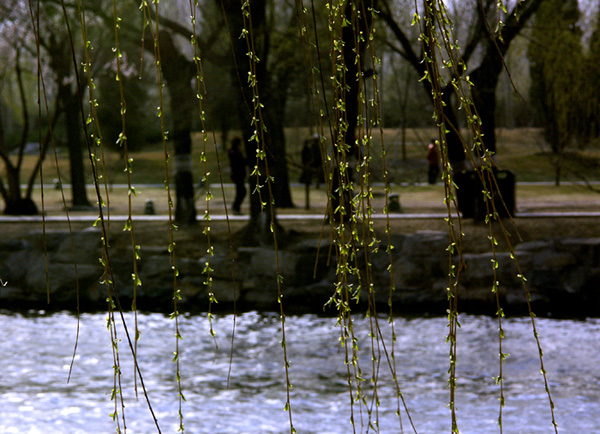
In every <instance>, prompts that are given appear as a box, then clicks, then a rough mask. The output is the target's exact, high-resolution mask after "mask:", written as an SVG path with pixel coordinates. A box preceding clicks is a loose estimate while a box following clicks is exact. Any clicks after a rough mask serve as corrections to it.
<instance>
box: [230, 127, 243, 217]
mask: <svg viewBox="0 0 600 434" xmlns="http://www.w3.org/2000/svg"><path fill="white" fill-rule="evenodd" d="M241 147H242V139H241V138H239V137H235V138H234V139H233V140H232V141H231V148H229V152H228V153H227V155H228V156H229V166H230V176H231V180H232V181H233V183H234V184H235V200H234V201H233V205H232V208H233V212H234V213H235V214H241V213H242V202H243V201H244V198H245V197H246V158H244V154H242V149H241Z"/></svg>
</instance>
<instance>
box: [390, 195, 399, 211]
mask: <svg viewBox="0 0 600 434" xmlns="http://www.w3.org/2000/svg"><path fill="white" fill-rule="evenodd" d="M388 211H389V212H401V211H402V208H401V207H400V195H399V194H398V193H390V194H389V195H388Z"/></svg>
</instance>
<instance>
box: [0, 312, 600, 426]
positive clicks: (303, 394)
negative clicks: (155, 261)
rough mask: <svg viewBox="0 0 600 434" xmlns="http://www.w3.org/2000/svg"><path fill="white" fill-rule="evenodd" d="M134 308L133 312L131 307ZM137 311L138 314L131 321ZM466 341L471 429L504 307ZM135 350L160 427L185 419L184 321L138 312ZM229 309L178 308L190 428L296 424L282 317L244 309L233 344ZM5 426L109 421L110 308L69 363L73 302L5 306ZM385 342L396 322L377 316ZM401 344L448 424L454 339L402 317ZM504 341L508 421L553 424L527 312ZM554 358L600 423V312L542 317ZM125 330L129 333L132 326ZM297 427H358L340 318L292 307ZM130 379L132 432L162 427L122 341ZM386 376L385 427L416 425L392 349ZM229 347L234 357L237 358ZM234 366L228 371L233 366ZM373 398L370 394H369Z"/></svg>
mask: <svg viewBox="0 0 600 434" xmlns="http://www.w3.org/2000/svg"><path fill="white" fill-rule="evenodd" d="M127 319H128V321H131V319H132V317H130V316H127ZM131 323H132V322H131ZM461 323H462V329H461V330H460V335H459V347H458V361H459V363H458V377H459V380H458V392H457V400H456V405H457V413H458V421H459V428H460V429H461V432H462V433H477V434H479V433H488V432H499V430H498V427H497V419H498V410H499V404H498V398H499V390H498V387H497V386H496V385H495V382H494V379H493V377H495V376H497V375H498V372H497V371H498V360H497V357H496V354H497V353H498V342H497V331H496V328H497V324H496V322H495V320H494V319H492V318H487V317H478V316H463V317H462V321H461ZM139 324H140V329H141V339H140V341H139V343H138V354H139V356H138V358H139V363H140V366H141V369H142V374H143V376H144V381H145V384H146V387H147V389H148V393H149V398H150V401H151V404H152V407H153V409H154V411H155V413H156V416H157V418H158V421H159V425H160V428H161V431H162V432H176V431H177V427H178V419H177V412H178V401H177V383H176V381H175V365H174V364H173V362H172V358H173V351H174V348H175V331H174V323H173V321H171V320H170V319H169V318H167V317H165V316H162V315H159V314H147V315H146V314H144V315H140V316H139ZM232 324H233V317H232V316H220V317H216V318H215V319H214V320H213V327H214V328H215V330H216V332H217V338H216V342H215V341H214V340H213V338H212V337H211V336H210V335H209V325H208V321H207V318H206V317H205V316H189V317H181V318H180V329H181V334H182V336H183V341H180V360H181V373H182V382H183V386H184V395H185V398H186V400H187V401H186V402H184V404H183V412H184V418H185V419H184V423H185V428H186V431H187V432H190V433H209V432H210V433H286V432H289V431H290V429H289V420H288V415H287V412H285V411H283V408H284V405H285V399H286V390H285V377H284V365H283V356H282V347H281V324H280V321H279V318H278V317H277V316H272V315H259V314H257V313H246V314H243V315H241V316H240V317H238V318H237V320H236V324H237V327H236V330H235V339H234V345H233V351H232V352H231V333H232ZM0 326H1V327H0V353H1V354H2V371H1V374H0V399H1V402H2V406H1V407H0V432H2V433H20V434H22V433H66V432H69V433H108V432H114V431H115V427H116V425H115V423H114V422H113V421H112V419H111V418H110V416H109V415H110V414H111V413H113V412H114V402H111V399H110V394H111V390H112V388H113V356H112V351H111V345H110V335H109V332H108V330H107V328H106V315H105V314H89V315H83V316H82V318H81V332H80V340H79V346H78V348H77V356H76V359H75V365H74V369H73V373H72V377H71V381H70V382H69V383H67V375H68V371H69V365H70V361H71V357H72V352H73V345H74V341H75V330H76V318H75V317H74V316H72V315H69V314H54V315H48V316H44V315H33V316H27V317H24V316H21V315H11V314H3V315H2V314H0ZM380 326H381V329H382V333H383V334H384V336H385V340H386V342H385V343H386V348H387V350H388V351H390V350H391V343H390V340H389V335H390V332H389V325H388V324H387V322H386V321H385V320H382V321H380ZM395 328H396V333H397V335H398V336H397V341H396V344H395V347H394V351H395V358H396V366H397V373H398V380H399V384H400V387H401V390H402V394H403V396H404V398H405V400H406V402H407V405H408V408H409V411H410V415H411V417H412V420H413V422H414V424H415V427H416V429H417V431H418V432H419V433H441V432H450V412H449V410H448V408H447V401H448V390H447V370H448V345H447V344H446V342H445V334H446V331H447V328H446V319H445V318H414V319H408V318H399V319H397V320H396V321H395ZM504 328H505V332H506V339H505V341H504V351H505V352H507V353H510V357H509V358H508V359H507V361H506V363H505V366H504V378H505V383H504V386H505V397H506V406H505V408H504V423H503V425H504V432H510V433H528V434H529V433H548V432H553V429H552V426H551V418H550V410H549V405H548V398H547V395H546V394H545V391H544V383H543V381H542V376H541V375H540V364H539V359H538V356H537V348H536V346H535V341H534V339H533V333H532V331H531V325H530V322H529V320H527V319H512V320H506V322H505V324H504ZM538 331H539V333H540V335H541V341H542V345H543V347H544V351H545V359H544V360H545V366H546V369H547V371H548V372H549V379H550V387H551V390H552V393H553V398H554V401H555V404H556V407H557V410H556V414H557V421H558V424H559V430H560V432H564V433H592V432H600V417H598V414H600V404H599V403H600V370H598V366H599V365H600V352H599V351H598V349H599V348H600V320H598V319H590V320H587V321H569V320H552V319H538ZM355 333H356V335H357V336H358V338H359V342H360V348H361V350H360V359H359V360H360V365H361V368H362V371H363V377H364V378H365V379H366V380H367V381H365V382H364V388H365V390H366V391H367V394H368V398H369V399H370V398H371V397H372V390H373V386H372V384H371V383H370V381H369V379H370V375H371V372H372V366H373V364H372V360H371V359H372V352H371V348H370V337H369V320H368V319H364V318H361V319H357V320H356V323H355ZM119 336H120V337H121V338H124V333H123V332H122V330H121V331H120V332H119ZM286 337H287V349H288V354H289V360H290V381H291V383H292V385H293V388H292V392H291V401H292V409H293V418H294V419H293V420H294V426H295V427H296V429H297V430H298V432H299V433H315V434H316V433H318V434H324V433H348V432H352V427H351V425H350V422H349V420H350V415H351V406H350V393H349V387H348V381H347V377H346V372H347V369H348V367H347V366H346V365H345V364H344V358H345V351H344V349H343V348H342V347H341V345H340V342H339V337H340V329H339V327H336V322H335V319H332V318H320V317H315V316H299V317H289V318H287V321H286ZM119 345H120V347H119V349H120V351H119V356H120V359H121V364H122V372H123V377H122V389H123V394H124V399H125V406H126V407H125V416H126V422H127V432H130V433H149V432H156V431H157V430H156V428H155V426H154V422H153V420H152V418H151V415H150V413H149V411H148V408H147V405H146V403H145V402H144V399H143V396H142V394H141V389H140V387H139V383H138V391H139V392H140V395H139V399H138V400H136V398H135V392H134V385H133V380H132V377H133V366H132V363H131V357H130V355H129V352H128V349H127V345H126V342H125V341H124V340H123V341H122V342H120V344H119ZM380 350H381V353H376V354H380V355H378V356H377V357H378V358H379V359H380V360H381V361H382V363H381V365H380V375H379V380H378V383H377V392H378V398H379V400H380V405H379V407H378V408H377V417H378V421H379V429H380V432H384V433H385V432H387V433H397V432H413V431H412V429H411V427H410V424H409V421H408V418H407V416H406V413H405V412H404V410H402V411H401V415H402V417H401V418H400V419H399V418H398V417H397V416H396V414H395V413H396V410H397V408H398V405H399V404H398V401H397V399H396V391H395V388H394V387H393V384H392V382H391V381H390V380H391V375H390V373H389V368H387V362H386V359H385V356H384V354H383V351H384V349H383V347H380ZM230 356H232V358H231V360H232V361H231V367H230ZM230 368H231V377H230V382H229V387H228V385H227V382H228V372H229V370H230ZM368 404H369V405H370V404H371V402H370V401H368ZM353 414H354V419H355V421H356V426H357V428H356V431H357V432H366V431H367V424H368V416H367V412H366V408H365V407H364V406H360V405H358V404H355V405H354V407H353Z"/></svg>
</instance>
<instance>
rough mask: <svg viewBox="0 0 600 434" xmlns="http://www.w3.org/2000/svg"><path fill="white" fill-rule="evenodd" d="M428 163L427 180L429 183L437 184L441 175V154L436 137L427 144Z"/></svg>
mask: <svg viewBox="0 0 600 434" xmlns="http://www.w3.org/2000/svg"><path fill="white" fill-rule="evenodd" d="M426 158H427V163H428V166H429V169H428V170H427V180H428V182H429V184H432V185H433V184H435V183H436V182H437V179H438V177H439V175H440V154H439V152H438V149H437V145H436V143H435V139H431V142H429V145H428V146H427V157H426Z"/></svg>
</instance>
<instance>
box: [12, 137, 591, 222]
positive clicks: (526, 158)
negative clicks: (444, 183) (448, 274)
mask: <svg viewBox="0 0 600 434" xmlns="http://www.w3.org/2000/svg"><path fill="white" fill-rule="evenodd" d="M310 136H311V132H310V131H309V130H308V129H306V128H295V129H289V130H288V131H287V151H288V167H289V170H290V180H291V181H292V182H297V181H298V178H299V168H298V166H299V160H300V149H301V146H302V143H303V141H304V139H305V138H308V137H310ZM434 136H435V131H434V130H431V129H429V130H428V129H418V130H407V131H406V132H405V135H404V139H403V135H402V133H401V131H399V130H394V129H387V130H385V131H384V132H383V141H384V143H385V147H386V159H385V162H384V161H383V159H382V157H381V137H380V136H377V137H374V138H373V146H372V149H371V150H370V153H371V157H372V159H371V174H372V178H371V181H372V182H375V183H376V182H382V181H383V180H384V178H383V175H382V174H383V168H384V164H385V168H386V169H387V171H388V173H389V177H388V180H389V181H390V182H391V183H393V185H394V187H393V190H394V191H395V192H397V193H399V194H400V197H401V205H402V207H403V209H404V210H405V211H410V210H419V209H421V210H436V209H437V210H440V209H442V210H443V208H444V204H443V191H442V188H441V186H440V185H438V186H434V187H431V186H423V185H420V186H409V187H406V186H405V187H402V188H401V187H399V186H398V185H399V184H403V185H406V184H409V185H413V184H417V183H423V182H424V181H425V179H426V162H425V158H424V157H425V150H426V144H427V141H428V140H429V139H430V138H431V137H434ZM212 137H213V136H212V135H211V136H208V140H207V141H206V142H203V140H202V136H201V135H200V134H199V133H198V134H195V135H194V137H193V138H194V145H193V155H192V158H193V161H194V172H195V173H194V177H195V180H196V182H197V183H199V182H200V180H201V179H202V178H203V177H204V173H205V170H206V172H209V176H208V181H209V184H210V185H212V186H213V187H211V190H212V191H211V192H212V194H213V195H214V196H215V199H213V200H212V201H211V203H210V204H209V205H210V206H211V207H212V208H214V210H215V211H216V212H219V210H220V209H222V208H223V202H224V200H223V197H222V195H223V193H222V192H221V191H220V189H219V188H217V187H216V186H217V185H219V184H220V183H221V181H223V182H224V183H229V182H230V181H229V175H228V166H229V164H228V160H227V154H226V149H224V147H223V146H222V145H220V144H218V145H215V143H214V141H213V139H212ZM230 137H233V134H232V135H231V136H230ZM203 143H206V149H205V153H206V161H207V162H206V168H205V166H204V164H202V163H201V161H202V159H201V153H202V151H203V149H202V146H203ZM98 154H99V155H100V153H98ZM568 157H569V159H568V161H567V163H566V165H565V169H564V170H563V174H564V175H563V181H565V182H566V181H579V180H581V177H582V176H585V178H586V179H587V180H588V181H599V180H600V164H599V161H600V147H599V146H598V145H596V146H595V147H590V148H588V149H586V150H582V151H578V152H571V153H569V154H568ZM130 158H131V159H132V164H131V167H132V173H131V183H132V184H133V185H134V186H136V189H137V190H138V197H135V198H133V199H134V200H133V204H134V208H137V209H138V210H142V209H143V204H144V203H145V200H147V199H150V200H153V201H154V202H155V203H156V204H158V205H157V207H158V209H159V211H166V207H167V206H166V203H167V201H166V192H165V190H164V189H163V188H148V187H141V186H142V185H147V184H158V185H159V186H162V185H164V181H165V179H166V173H167V172H166V168H165V151H164V149H163V148H162V145H160V144H159V145H155V146H149V147H148V148H147V149H145V150H143V151H141V152H134V153H132V154H131V155H130ZM58 161H59V166H60V174H61V175H60V177H61V179H62V180H63V183H64V184H68V183H69V174H68V158H67V154H66V152H62V153H60V154H59V156H58ZM171 161H172V160H171ZM496 161H497V163H498V165H499V166H500V167H501V168H503V169H509V170H511V171H513V172H514V173H515V175H516V179H517V184H518V187H517V193H516V196H517V208H518V209H520V208H523V207H525V208H530V207H533V208H537V207H544V206H547V207H550V208H552V207H557V206H560V205H561V204H564V206H567V207H568V206H572V207H575V208H579V207H588V208H589V207H595V206H596V202H597V199H596V197H600V194H598V193H594V192H592V191H590V190H589V189H586V188H584V187H581V186H570V185H562V186H560V187H555V186H539V185H537V186H526V185H522V184H519V183H522V182H531V181H536V182H540V181H542V182H553V181H554V170H553V167H552V165H551V161H550V158H549V156H548V153H547V150H545V149H544V147H543V140H542V136H541V132H540V131H539V130H535V129H516V130H500V131H498V152H497V157H496ZM34 162H35V157H34V156H32V155H27V156H26V157H25V160H24V162H23V170H22V174H23V176H22V181H23V180H25V179H26V177H25V175H26V176H28V175H29V173H30V171H31V167H33V164H34ZM87 164H88V165H89V162H88V163H87ZM98 169H99V172H100V173H102V174H103V180H104V179H105V180H106V181H107V183H108V186H109V187H111V186H114V185H118V184H127V182H128V180H127V173H126V171H125V161H124V160H123V159H122V158H121V156H120V155H119V154H118V153H116V152H109V151H105V153H104V159H103V160H101V161H100V162H99V163H98ZM171 169H172V163H169V171H171ZM3 172H4V167H2V168H1V169H0V174H1V176H2V177H3V178H4V173H3ZM90 172H91V171H89V170H88V179H89V182H91V181H92V177H91V175H90ZM43 174H44V185H45V186H46V197H47V205H48V206H49V208H57V207H58V208H60V207H61V206H62V205H61V203H60V202H61V199H60V196H59V195H58V191H56V190H54V189H53V185H54V180H56V179H57V178H58V177H59V175H58V173H57V170H56V165H55V163H54V157H53V156H52V155H49V156H48V158H46V161H45V163H44V166H43ZM219 174H221V175H219ZM169 177H170V181H171V182H172V181H173V178H172V177H173V174H172V172H170V173H169ZM223 191H224V194H225V202H227V201H230V200H231V195H232V194H233V190H232V189H231V188H229V187H228V188H225V189H224V190H223ZM374 193H375V198H374V200H373V203H374V205H373V207H374V209H375V210H376V211H380V210H381V209H382V208H383V203H384V202H385V194H384V193H383V188H382V187H377V188H375V190H374ZM103 195H104V194H103ZM173 195H174V192H173ZM66 196H67V200H68V198H69V192H68V191H67V193H66ZM120 196H123V198H121V197H120ZM197 196H198V206H199V207H200V208H204V207H205V202H206V201H205V199H204V192H203V191H201V189H198V192H197ZM93 197H94V194H93V192H92V191H90V199H91V200H94V199H93ZM109 198H110V199H111V200H112V202H113V205H112V206H114V211H115V212H122V211H124V210H126V209H127V195H126V190H121V189H120V188H116V187H115V188H114V190H113V191H112V192H111V193H110V194H109ZM293 199H294V203H295V204H296V207H297V208H298V209H297V210H296V211H298V210H300V209H303V208H304V206H305V193H304V189H303V188H302V187H294V188H293ZM34 200H35V201H36V203H38V204H39V203H40V200H39V193H35V194H34ZM310 203H311V208H314V209H322V208H323V207H324V206H325V203H326V197H325V193H324V190H323V186H321V189H320V190H315V189H312V190H311V194H310ZM161 204H164V206H163V205H161Z"/></svg>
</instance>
